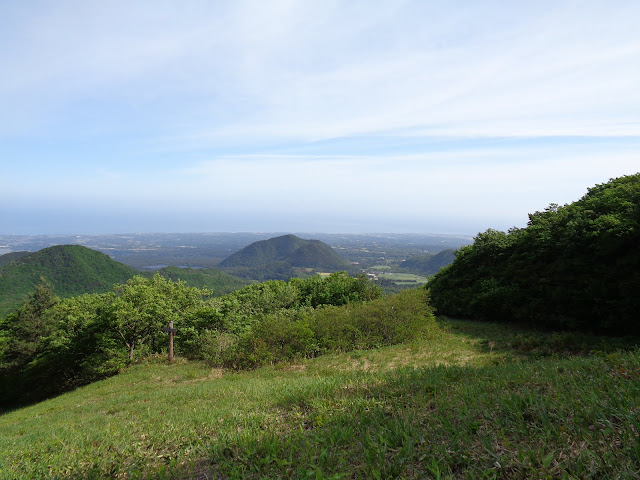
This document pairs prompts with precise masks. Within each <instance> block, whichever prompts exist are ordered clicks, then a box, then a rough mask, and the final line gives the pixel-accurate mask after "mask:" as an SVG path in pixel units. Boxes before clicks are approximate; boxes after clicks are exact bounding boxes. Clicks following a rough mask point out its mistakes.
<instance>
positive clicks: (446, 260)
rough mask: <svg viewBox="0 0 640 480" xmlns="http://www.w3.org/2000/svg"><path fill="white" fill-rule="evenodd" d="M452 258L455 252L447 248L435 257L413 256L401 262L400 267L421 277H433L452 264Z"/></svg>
mask: <svg viewBox="0 0 640 480" xmlns="http://www.w3.org/2000/svg"><path fill="white" fill-rule="evenodd" d="M454 258H455V250H453V249H452V248H449V249H447V250H442V251H441V252H438V253H436V254H435V255H414V256H412V257H409V258H407V259H406V260H405V261H404V262H402V263H401V264H400V267H401V268H406V269H407V270H410V271H412V272H416V273H421V274H423V275H433V274H434V273H438V271H439V270H440V269H441V268H442V267H446V266H447V265H449V264H450V263H451V262H453V259H454Z"/></svg>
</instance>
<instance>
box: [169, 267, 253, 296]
mask: <svg viewBox="0 0 640 480" xmlns="http://www.w3.org/2000/svg"><path fill="white" fill-rule="evenodd" d="M157 273H159V274H160V275H162V276H163V277H164V278H167V279H169V280H173V281H174V282H176V281H178V280H181V281H183V282H184V283H186V284H187V285H188V286H190V287H196V288H208V289H209V290H212V291H213V294H214V295H215V296H220V295H226V294H227V293H231V292H233V291H234V290H237V289H239V288H242V287H244V286H245V285H247V284H248V283H249V282H248V281H247V280H243V279H241V278H238V277H234V276H233V275H229V274H228V273H226V272H223V271H222V270H220V269H218V268H181V267H165V268H161V269H160V270H157Z"/></svg>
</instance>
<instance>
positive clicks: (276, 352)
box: [202, 289, 437, 369]
mask: <svg viewBox="0 0 640 480" xmlns="http://www.w3.org/2000/svg"><path fill="white" fill-rule="evenodd" d="M436 329H437V327H436V324H435V320H434V316H433V313H432V311H431V308H430V307H429V304H428V293H427V292H426V291H425V290H424V289H416V290H406V291H404V292H402V293H400V294H398V295H394V296H390V297H384V298H379V299H377V300H373V301H370V302H361V303H352V304H348V305H342V306H333V305H327V306H322V307H319V308H317V309H313V308H310V307H307V308H302V309H291V310H281V311H279V312H276V313H273V314H269V315H267V316H265V317H263V318H262V319H261V320H260V322H258V323H256V324H254V325H253V326H252V327H251V328H250V329H249V330H246V331H244V332H242V333H240V334H237V335H233V334H224V333H219V332H215V333H209V334H207V335H206V336H205V337H203V345H202V348H203V350H202V356H203V358H205V359H206V360H208V361H209V362H210V363H211V364H213V365H215V366H225V367H230V368H235V369H245V368H254V367H257V366H260V365H268V364H273V363H278V362H283V361H290V360H293V359H296V358H305V357H314V356H316V355H319V354H321V353H327V352H342V351H349V350H365V349H371V348H377V347H382V346H385V345H393V344H397V343H402V342H406V341H409V340H413V339H416V338H423V337H425V336H427V335H429V334H431V333H433V332H434V331H435V330H436Z"/></svg>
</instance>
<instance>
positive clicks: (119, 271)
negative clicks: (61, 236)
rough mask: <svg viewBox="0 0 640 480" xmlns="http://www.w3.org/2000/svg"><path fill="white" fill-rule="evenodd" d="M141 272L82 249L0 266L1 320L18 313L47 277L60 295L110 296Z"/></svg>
mask: <svg viewBox="0 0 640 480" xmlns="http://www.w3.org/2000/svg"><path fill="white" fill-rule="evenodd" d="M137 273H138V272H137V271H136V270H134V269H133V268H131V267H128V266H127V265H124V264H122V263H120V262H116V261H115V260H112V259H111V258H110V257H109V256H108V255H105V254H104V253H101V252H97V251H95V250H91V249H90V248H87V247H82V246H80V245H57V246H54V247H49V248H45V249H42V250H39V251H37V252H35V253H30V254H28V255H23V256H21V257H19V258H17V259H15V260H13V261H12V262H10V263H8V264H6V265H3V266H0V316H3V315H6V314H7V313H9V312H11V311H13V310H15V309H16V308H18V307H19V306H20V305H21V304H22V301H23V300H24V298H25V297H26V296H27V295H28V294H29V293H31V292H32V291H33V290H34V289H35V287H36V285H37V284H38V283H39V281H40V277H44V278H45V279H46V280H47V282H48V283H49V284H50V285H51V286H52V287H53V290H54V292H55V294H56V295H58V296H60V297H72V296H75V295H81V294H83V293H99V292H106V291H108V290H111V289H112V288H113V285H114V284H116V283H124V282H126V281H127V280H128V279H129V278H131V277H133V276H134V275H136V274H137Z"/></svg>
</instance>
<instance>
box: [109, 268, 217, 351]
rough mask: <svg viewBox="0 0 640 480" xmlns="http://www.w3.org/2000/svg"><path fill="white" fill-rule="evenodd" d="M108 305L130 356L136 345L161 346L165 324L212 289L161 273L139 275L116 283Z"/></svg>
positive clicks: (113, 323) (113, 325)
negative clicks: (146, 276)
mask: <svg viewBox="0 0 640 480" xmlns="http://www.w3.org/2000/svg"><path fill="white" fill-rule="evenodd" d="M114 290H115V295H113V296H112V297H111V300H110V304H109V306H108V309H107V310H108V317H109V320H110V321H109V324H110V327H111V328H112V329H113V331H114V332H115V335H116V336H117V337H118V338H119V339H120V341H121V342H122V343H124V345H125V346H126V347H127V352H128V357H129V360H132V359H133V356H134V351H135V349H136V348H139V347H142V346H148V345H149V343H151V349H152V350H154V351H155V350H157V347H156V344H159V342H155V340H157V339H159V336H160V334H161V332H162V327H163V326H164V325H166V324H167V323H168V322H169V321H170V320H173V321H177V320H178V319H179V318H180V316H181V315H183V314H185V313H186V312H187V311H188V310H191V309H193V308H195V307H196V306H198V305H199V304H200V302H201V299H202V297H203V296H205V295H209V294H210V292H209V291H208V290H207V289H202V290H200V289H197V288H191V287H187V286H186V285H185V283H184V282H180V281H178V282H172V281H171V280H168V279H165V278H164V277H162V276H161V275H159V274H156V275H154V276H153V278H152V279H151V280H148V279H146V278H144V277H141V276H135V277H133V278H132V279H130V280H129V281H128V282H127V283H125V284H121V285H116V287H115V288H114Z"/></svg>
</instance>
